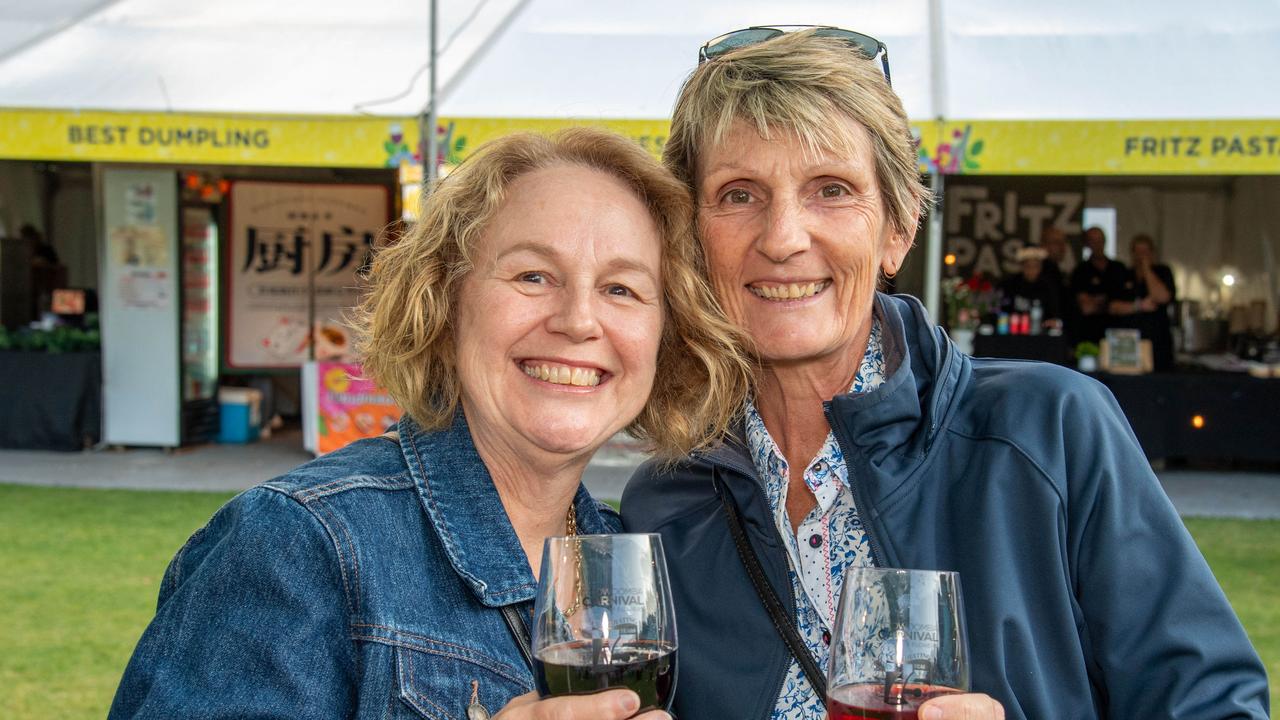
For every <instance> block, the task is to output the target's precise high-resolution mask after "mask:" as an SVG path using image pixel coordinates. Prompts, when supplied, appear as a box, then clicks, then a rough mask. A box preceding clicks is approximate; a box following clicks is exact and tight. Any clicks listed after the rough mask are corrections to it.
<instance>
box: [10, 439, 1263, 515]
mask: <svg viewBox="0 0 1280 720" xmlns="http://www.w3.org/2000/svg"><path fill="white" fill-rule="evenodd" d="M310 458H311V455H310V453H308V452H306V451H305V450H302V440H301V435H300V433H299V432H297V431H286V432H284V433H280V434H277V435H275V436H274V437H273V438H272V439H270V440H267V441H264V442H258V443H253V444H251V445H216V444H212V445H199V446H195V447H191V448H183V449H180V450H176V451H164V450H149V449H137V448H134V449H128V450H101V451H96V452H82V453H60V452H45V451H37V450H0V483H10V484H19V485H48V486H64V487H95V488H127V489H136V490H200V491H222V492H238V491H240V490H244V489H245V488H249V487H252V486H253V485H256V484H258V483H260V482H263V481H265V480H268V479H270V478H273V477H275V476H277V475H280V474H283V473H285V472H287V471H289V470H290V469H291V468H293V467H295V466H297V465H300V464H302V463H304V462H306V461H307V460H309V459H310ZM642 460H643V455H640V454H638V453H636V452H635V451H634V449H633V448H631V447H628V446H626V445H625V444H624V443H612V444H610V445H608V446H606V447H605V448H604V449H602V450H601V451H600V453H598V454H597V455H596V457H595V458H594V459H593V460H592V462H591V466H590V467H589V468H588V469H587V474H586V478H585V482H586V485H587V487H588V489H590V490H591V492H592V493H594V494H595V495H596V496H597V497H599V498H601V499H605V500H616V499H618V498H619V497H621V495H622V488H623V487H624V486H625V485H626V483H627V479H628V478H629V477H631V472H632V471H633V470H634V469H635V466H636V465H637V464H639V463H640V462H641V461H642ZM1157 475H1158V476H1159V477H1160V482H1161V483H1162V484H1163V485H1164V488H1165V492H1167V493H1168V494H1169V497H1170V498H1171V499H1172V500H1173V504H1174V505H1175V506H1176V507H1177V508H1178V512H1179V513H1181V514H1182V515H1184V516H1187V517H1236V518H1255V519H1261V518H1280V473H1276V474H1271V473H1246V472H1204V471H1193V470H1167V471H1159V472H1157Z"/></svg>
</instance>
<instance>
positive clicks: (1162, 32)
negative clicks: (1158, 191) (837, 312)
mask: <svg viewBox="0 0 1280 720" xmlns="http://www.w3.org/2000/svg"><path fill="white" fill-rule="evenodd" d="M428 8H429V1H428V0H362V1H361V2H350V1H348V0H280V1H278V2H260V1H259V0H221V1H220V2H215V3H193V2H178V1H177V0H8V1H7V2H5V3H4V4H3V5H2V6H0V107H9V108H63V109H102V110H128V111H159V112H168V111H195V112H214V113H290V114H297V113H303V114H306V113H322V114H359V113H371V114H378V115H399V116H407V115H414V114H417V113H418V112H420V111H421V110H422V109H423V106H424V104H425V102H426V99H427V97H428V89H427V76H428V73H426V72H422V70H423V69H424V68H425V67H426V64H427V57H428V38H429V11H428ZM438 17H439V20H440V23H439V25H440V27H439V31H438V38H439V43H440V47H441V49H442V52H441V53H440V64H439V68H438V80H437V82H438V87H439V89H440V97H441V103H440V105H439V110H440V112H441V113H442V114H447V115H458V116H485V117H622V118H662V117H665V116H666V115H667V113H668V112H669V110H670V107H671V105H672V102H673V99H674V96H675V93H676V91H677V89H678V86H679V83H680V81H681V79H682V78H683V77H684V76H685V75H686V74H687V73H688V72H689V71H690V70H691V69H692V67H693V65H694V61H695V57H696V49H697V47H698V46H699V45H700V44H701V43H702V42H703V41H704V40H706V39H707V38H709V37H712V36H714V35H717V34H719V33H722V32H724V31H727V30H731V29H736V28H739V27H743V26H747V25H751V24H763V23H778V22H786V23H821V24H833V25H839V26H842V27H848V28H852V29H857V30H860V31H863V32H867V33H869V34H871V35H874V36H876V37H879V38H880V39H882V40H883V41H885V43H886V44H887V45H888V46H889V48H890V59H891V63H892V66H893V76H894V86H895V88H896V89H897V90H898V92H899V93H900V94H901V95H902V97H903V99H904V101H905V102H906V105H907V108H908V111H909V112H910V114H911V116H912V117H913V118H917V119H922V120H923V119H927V118H934V117H939V116H943V117H959V118H968V119H987V118H992V119H1028V120H1035V119H1093V118H1110V119H1120V118H1144V119H1155V118H1172V119H1188V118H1259V117H1265V118H1275V117H1280V93H1277V92H1275V89H1276V81H1275V75H1274V72H1275V69H1276V68H1277V67H1280V4H1277V3H1276V2H1274V0H1225V1H1224V2H1216V3H1205V2H1200V1H1199V0H1142V1H1136V2H1115V1H1114V0H1075V1H1074V2H1069V3H1066V2H1048V1H1046V0H1036V1H1033V2H1028V1H1027V0H798V1H796V2H786V3H783V2H778V1H777V0H772V1H771V2H761V1H759V0H734V1H733V2H724V1H722V0H650V1H649V2H643V3H637V2H627V1H623V0H596V1H594V2H586V1H581V0H580V1H577V2H574V1H573V0H468V1H463V0H439V15H438ZM935 60H936V62H934V61H935Z"/></svg>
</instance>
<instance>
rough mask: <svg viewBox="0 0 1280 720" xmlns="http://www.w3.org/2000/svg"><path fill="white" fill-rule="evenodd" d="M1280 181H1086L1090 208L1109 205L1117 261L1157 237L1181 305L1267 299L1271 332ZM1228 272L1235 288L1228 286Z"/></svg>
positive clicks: (1279, 271)
mask: <svg viewBox="0 0 1280 720" xmlns="http://www.w3.org/2000/svg"><path fill="white" fill-rule="evenodd" d="M1277 197H1280V177H1266V176H1260V177H1253V176H1250V177H1203V178H1143V179H1132V178H1116V179H1095V180H1093V181H1092V182H1091V183H1090V186H1089V189H1088V193H1087V200H1086V202H1087V204H1088V205H1089V206H1090V207H1097V206H1101V207H1114V208H1115V209H1116V216H1117V229H1116V234H1117V236H1118V237H1117V242H1116V248H1117V252H1116V259H1118V260H1120V261H1122V262H1125V263H1128V262H1129V260H1130V256H1129V242H1130V241H1131V240H1132V239H1133V236H1134V235H1138V234H1140V233H1144V234H1147V235H1150V236H1152V237H1153V238H1155V240H1156V243H1157V247H1158V252H1159V256H1160V259H1161V261H1162V262H1164V263H1166V264H1168V265H1169V266H1170V268H1171V269H1172V270H1173V273H1174V281H1175V282H1176V283H1177V285H1178V296H1179V297H1180V298H1181V299H1183V300H1197V301H1199V302H1201V303H1207V304H1209V305H1218V304H1219V303H1221V304H1222V305H1224V306H1226V307H1229V306H1230V305H1234V304H1246V305H1247V304H1248V303H1250V302H1252V301H1254V300H1263V301H1266V302H1267V304H1268V305H1267V306H1268V310H1267V323H1268V327H1269V328H1273V329H1274V328H1275V322H1276V321H1275V316H1276V311H1277V307H1276V302H1277V298H1276V290H1277V288H1275V287H1274V286H1273V285H1272V283H1273V282H1274V278H1276V277H1280V262H1277V260H1280V211H1278V210H1277V209H1276V203H1275V198H1277ZM1225 273H1230V274H1231V275H1232V276H1233V277H1234V279H1235V281H1236V284H1235V285H1234V286H1232V287H1226V286H1224V285H1223V284H1222V277H1223V275H1224V274H1225Z"/></svg>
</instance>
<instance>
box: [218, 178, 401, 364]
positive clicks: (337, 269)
mask: <svg viewBox="0 0 1280 720" xmlns="http://www.w3.org/2000/svg"><path fill="white" fill-rule="evenodd" d="M388 208H389V201H388V190H387V188H386V187H383V186H381V185H318V184H303V183H273V182H236V183H234V184H233V185H232V186H231V222H230V225H231V232H230V234H229V241H228V243H227V245H228V264H227V268H226V277H227V286H228V287H227V303H228V309H229V312H228V313H227V332H226V336H225V338H226V340H225V346H226V359H227V364H228V365H229V366H230V367H233V368H238V369H241V368H296V367H299V366H300V365H302V363H304V362H306V361H307V360H308V359H311V358H310V355H311V352H310V343H311V338H312V333H311V332H309V329H308V326H307V318H308V316H309V315H310V313H311V312H312V311H311V309H310V307H309V306H310V303H311V302H312V301H313V300H312V299H314V303H315V306H314V313H315V315H314V318H315V333H314V337H315V343H316V352H315V357H316V359H330V358H332V359H342V358H346V357H348V355H349V353H350V346H351V340H352V338H351V336H350V334H349V332H348V330H347V328H346V325H345V323H344V322H343V315H344V313H346V312H347V311H348V310H349V309H350V308H351V307H352V306H353V305H355V304H356V302H357V301H358V300H359V275H358V272H359V271H360V269H361V268H362V267H364V266H365V265H366V264H367V263H368V261H369V255H370V252H371V251H372V249H373V241H374V238H376V237H377V236H378V233H379V232H380V231H381V230H382V228H383V227H385V226H386V224H387V223H388V222H389V221H390V213H389V210H388Z"/></svg>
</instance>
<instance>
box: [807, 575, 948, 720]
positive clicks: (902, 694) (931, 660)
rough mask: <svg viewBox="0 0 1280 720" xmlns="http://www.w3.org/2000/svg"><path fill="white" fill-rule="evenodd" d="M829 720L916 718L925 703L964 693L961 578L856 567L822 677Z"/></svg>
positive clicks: (846, 585)
mask: <svg viewBox="0 0 1280 720" xmlns="http://www.w3.org/2000/svg"><path fill="white" fill-rule="evenodd" d="M827 686H828V688H830V690H829V692H828V699H827V715H828V717H829V718H830V720H872V719H873V718H874V719H875V720H889V719H891V718H895V719H898V720H903V719H910V720H914V718H916V717H917V714H916V713H917V711H918V709H919V707H920V705H921V703H923V702H924V701H926V700H928V699H930V698H934V697H938V696H939V695H947V694H950V693H960V692H966V691H967V690H968V689H969V651H968V644H967V641H966V638H965V629H964V607H963V604H962V602H961V599H960V576H959V574H957V573H953V572H937V571H932V570H898V569H893V568H869V567H868V568H854V569H852V570H850V571H849V574H848V575H847V576H846V577H845V581H844V590H843V591H842V592H841V593H840V610H839V611H838V612H837V614H836V622H835V633H834V635H833V637H832V642H831V666H830V668H829V669H828V671H827Z"/></svg>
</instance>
